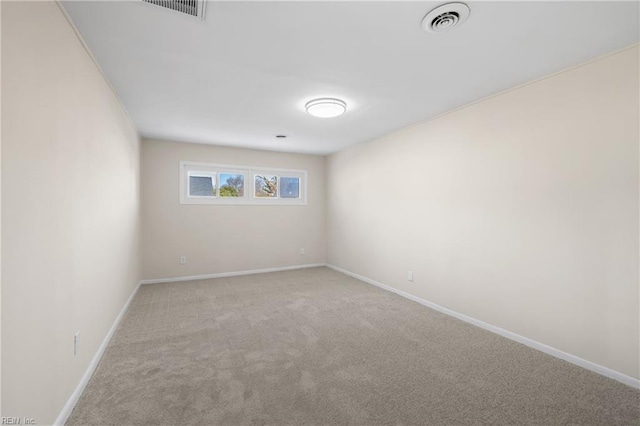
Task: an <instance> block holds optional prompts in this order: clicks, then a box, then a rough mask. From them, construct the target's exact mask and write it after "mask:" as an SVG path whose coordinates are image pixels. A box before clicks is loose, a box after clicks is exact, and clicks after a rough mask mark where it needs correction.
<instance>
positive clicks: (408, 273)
mask: <svg viewBox="0 0 640 426" xmlns="http://www.w3.org/2000/svg"><path fill="white" fill-rule="evenodd" d="M407 280H408V281H411V282H413V271H407Z"/></svg>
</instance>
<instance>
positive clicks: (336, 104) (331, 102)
mask: <svg viewBox="0 0 640 426" xmlns="http://www.w3.org/2000/svg"><path fill="white" fill-rule="evenodd" d="M304 108H305V109H306V110H307V112H308V113H309V114H311V115H313V116H314V117H321V118H331V117H337V116H339V115H342V114H344V113H345V112H346V111H347V104H346V102H344V101H341V100H340V99H335V98H320V99H314V100H312V101H309V102H307V103H306V105H305V106H304Z"/></svg>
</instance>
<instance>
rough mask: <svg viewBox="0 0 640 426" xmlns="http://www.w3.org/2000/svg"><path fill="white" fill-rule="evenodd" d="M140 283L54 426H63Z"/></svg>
mask: <svg viewBox="0 0 640 426" xmlns="http://www.w3.org/2000/svg"><path fill="white" fill-rule="evenodd" d="M140 284H141V283H138V285H137V286H136V288H135V289H134V290H133V292H132V293H131V296H129V299H127V302H126V303H125V304H124V306H123V307H122V309H121V310H120V313H119V314H118V316H117V317H116V319H115V321H114V322H113V325H112V326H111V328H110V329H109V331H108V332H107V335H106V336H105V337H104V340H103V341H102V344H101V345H100V347H99V348H98V351H97V352H96V354H95V355H94V356H93V359H92V360H91V363H90V364H89V367H87V370H86V371H85V372H84V375H83V376H82V378H81V379H80V383H78V386H76V388H75V390H74V391H73V393H72V394H71V396H70V397H69V399H68V400H67V403H66V404H65V405H64V407H63V408H62V411H61V412H60V414H58V417H57V418H56V420H55V421H54V422H53V424H54V426H63V425H64V424H65V423H66V422H67V420H68V419H69V416H70V415H71V412H72V411H73V409H74V408H75V406H76V404H77V403H78V400H79V399H80V396H81V395H82V392H84V389H85V388H86V387H87V383H89V380H90V379H91V376H92V375H93V372H94V371H95V370H96V367H97V366H98V363H99V362H100V359H101V358H102V355H103V354H104V351H105V350H106V349H107V346H108V345H109V342H110V341H111V337H113V333H115V331H116V329H117V328H118V324H120V321H121V320H122V317H124V314H125V312H127V309H129V305H130V304H131V301H132V300H133V298H134V297H135V296H136V294H137V293H138V289H140Z"/></svg>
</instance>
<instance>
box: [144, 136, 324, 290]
mask: <svg viewBox="0 0 640 426" xmlns="http://www.w3.org/2000/svg"><path fill="white" fill-rule="evenodd" d="M180 161H195V162H202V163H214V164H229V165H237V166H245V165H246V166H256V167H268V168H283V169H300V170H307V172H308V199H307V202H308V204H307V205H306V206H255V205H244V206H242V205H241V206H232V205H184V204H180V193H179V190H180V174H179V172H180V168H179V164H180ZM324 186H325V157H321V156H313V155H301V154H285V153H278V152H269V151H256V150H250V149H240V148H228V147H221V146H210V145H198V144H188V143H177V142H169V141H159V140H143V143H142V194H143V197H142V215H143V220H142V223H143V247H144V256H143V257H144V261H143V265H144V266H143V276H144V278H145V279H154V278H170V277H184V276H193V275H204V274H215V273H221V272H235V271H246V270H253V269H264V268H277V267H284V266H294V265H304V264H313V263H324V261H325V244H326V241H325V189H324ZM301 248H304V249H305V251H306V254H305V255H301V254H300V249H301ZM180 256H186V257H187V263H186V264H185V265H180Z"/></svg>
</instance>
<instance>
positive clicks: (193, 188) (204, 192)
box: [188, 172, 216, 197]
mask: <svg viewBox="0 0 640 426" xmlns="http://www.w3.org/2000/svg"><path fill="white" fill-rule="evenodd" d="M188 192H189V197H215V196H216V174H215V173H198V172H189V191H188Z"/></svg>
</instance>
